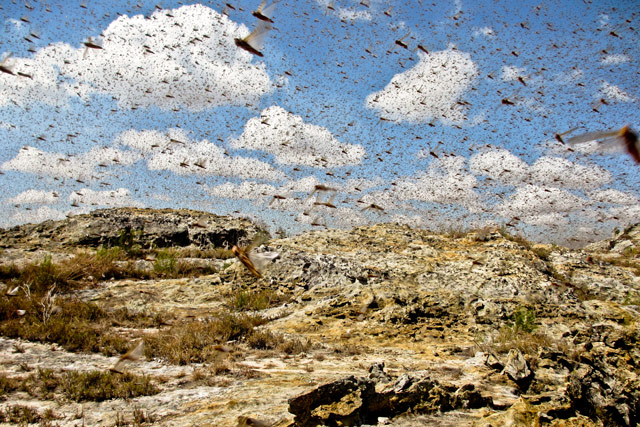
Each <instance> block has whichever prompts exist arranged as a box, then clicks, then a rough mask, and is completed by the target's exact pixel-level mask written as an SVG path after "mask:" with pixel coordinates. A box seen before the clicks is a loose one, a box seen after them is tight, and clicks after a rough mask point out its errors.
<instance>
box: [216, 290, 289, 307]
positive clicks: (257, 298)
mask: <svg viewBox="0 0 640 427" xmlns="http://www.w3.org/2000/svg"><path fill="white" fill-rule="evenodd" d="M290 300H291V298H290V297H289V296H287V295H284V294H278V293H276V292H275V291H273V290H271V289H264V290H261V291H259V292H252V291H244V290H237V291H235V292H234V293H233V294H232V295H231V297H230V298H229V301H228V305H229V306H230V307H231V308H232V309H233V310H236V311H260V310H264V309H266V308H270V307H276V306H279V305H281V304H284V303H286V302H288V301H290Z"/></svg>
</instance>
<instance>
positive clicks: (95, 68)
mask: <svg viewBox="0 0 640 427" xmlns="http://www.w3.org/2000/svg"><path fill="white" fill-rule="evenodd" d="M248 33H249V30H248V28H247V27H245V26H244V25H238V24H236V23H234V22H233V21H231V20H229V19H228V18H227V17H226V16H225V15H222V14H220V13H218V12H216V11H215V10H213V9H210V8H208V7H206V6H203V5H199V4H196V5H190V6H183V7H180V8H178V9H174V10H157V11H155V12H154V13H153V15H151V16H150V17H149V18H145V17H144V16H142V15H136V16H132V17H128V16H120V17H118V19H116V20H115V21H113V22H112V23H111V24H110V25H109V26H108V27H107V28H106V29H105V30H104V31H103V32H102V34H103V37H102V38H101V40H99V41H98V43H100V44H101V45H102V49H87V48H85V47H81V48H75V47H72V46H70V45H68V44H65V43H55V44H52V45H49V46H47V47H44V48H42V49H39V50H38V51H37V52H36V53H35V55H34V56H33V58H15V59H12V60H10V61H11V62H10V63H9V65H12V66H13V67H14V71H15V72H21V73H23V74H25V75H28V76H29V77H20V76H17V75H14V76H12V75H8V74H5V73H1V74H2V75H1V76H0V94H2V96H0V105H6V104H8V103H9V102H15V103H17V104H18V105H25V104H27V103H30V102H33V101H40V102H44V103H47V104H50V105H60V104H64V103H65V102H66V101H67V99H68V97H70V96H80V97H85V98H86V97H87V96H88V95H90V94H92V93H102V94H110V95H112V96H114V97H115V98H116V99H117V100H118V103H119V104H120V106H121V107H125V108H129V107H132V106H143V107H146V106H151V105H154V106H158V107H160V108H164V109H171V108H175V107H186V108H188V109H190V110H192V111H201V110H204V109H207V108H210V107H213V106H218V105H229V104H233V105H245V104H251V105H255V104H257V102H258V100H259V98H260V97H261V96H262V95H263V94H265V93H267V92H269V91H271V89H272V82H271V81H270V79H269V76H268V75H267V73H266V70H265V66H264V64H263V63H257V64H253V63H252V55H251V54H250V53H248V52H245V51H243V50H242V49H238V48H237V47H236V46H235V43H234V41H233V39H234V38H236V37H244V36H246V35H247V34H248Z"/></svg>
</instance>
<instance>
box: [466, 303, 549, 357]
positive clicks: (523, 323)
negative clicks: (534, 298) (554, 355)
mask: <svg viewBox="0 0 640 427" xmlns="http://www.w3.org/2000/svg"><path fill="white" fill-rule="evenodd" d="M535 322H536V316H535V312H534V311H533V310H530V309H528V308H526V307H518V308H517V309H516V310H515V311H514V312H513V314H512V315H511V316H510V320H509V321H508V322H507V323H506V324H505V325H503V326H502V327H501V328H500V329H499V330H498V332H497V334H496V335H493V336H483V337H479V338H477V339H476V346H477V347H478V348H479V349H480V350H482V351H485V352H495V353H508V352H509V350H511V349H512V348H517V349H519V350H520V351H521V352H523V353H524V354H531V355H535V354H537V352H538V349H540V348H541V347H548V346H549V345H550V344H551V342H550V340H549V338H548V337H547V336H546V335H545V334H544V333H537V332H534V331H535V330H536V329H537V325H536V323H535Z"/></svg>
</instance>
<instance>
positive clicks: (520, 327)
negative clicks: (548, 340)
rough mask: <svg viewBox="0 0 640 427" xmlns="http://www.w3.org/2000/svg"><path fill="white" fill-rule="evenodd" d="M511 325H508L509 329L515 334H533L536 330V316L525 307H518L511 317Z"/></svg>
mask: <svg viewBox="0 0 640 427" xmlns="http://www.w3.org/2000/svg"><path fill="white" fill-rule="evenodd" d="M511 320H512V323H509V324H508V326H509V328H511V329H513V330H514V332H515V333H518V332H527V333H530V332H533V330H534V329H536V327H537V326H536V323H535V322H536V314H535V312H534V311H532V310H529V309H528V308H526V307H518V308H517V309H516V310H515V311H514V312H513V314H512V315H511Z"/></svg>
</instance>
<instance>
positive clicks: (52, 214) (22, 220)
mask: <svg viewBox="0 0 640 427" xmlns="http://www.w3.org/2000/svg"><path fill="white" fill-rule="evenodd" d="M65 218H66V214H65V213H64V212H62V211H59V210H57V209H52V208H50V207H48V206H40V207H39V208H38V209H36V210H24V211H22V210H21V211H19V212H15V213H14V214H13V215H11V219H10V222H11V223H12V224H29V223H32V224H37V223H40V222H43V221H46V220H48V219H52V220H59V219H65Z"/></svg>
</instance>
